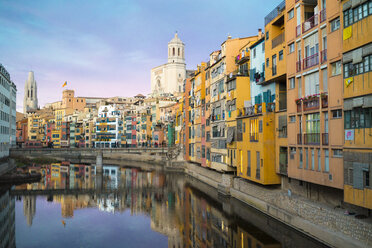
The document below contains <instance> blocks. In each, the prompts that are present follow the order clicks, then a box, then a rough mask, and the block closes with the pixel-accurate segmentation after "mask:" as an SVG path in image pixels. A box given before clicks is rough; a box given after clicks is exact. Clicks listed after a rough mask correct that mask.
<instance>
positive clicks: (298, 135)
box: [297, 133, 302, 145]
mask: <svg viewBox="0 0 372 248" xmlns="http://www.w3.org/2000/svg"><path fill="white" fill-rule="evenodd" d="M297 145H302V133H298V134H297Z"/></svg>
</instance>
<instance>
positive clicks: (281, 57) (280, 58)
mask: <svg viewBox="0 0 372 248" xmlns="http://www.w3.org/2000/svg"><path fill="white" fill-rule="evenodd" d="M281 60H283V50H280V51H279V61H281Z"/></svg>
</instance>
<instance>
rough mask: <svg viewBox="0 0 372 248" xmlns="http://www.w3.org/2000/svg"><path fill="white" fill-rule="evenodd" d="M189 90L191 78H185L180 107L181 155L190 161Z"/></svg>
mask: <svg viewBox="0 0 372 248" xmlns="http://www.w3.org/2000/svg"><path fill="white" fill-rule="evenodd" d="M190 90H191V80H190V78H186V79H185V80H184V82H183V92H184V93H183V97H182V99H183V108H182V111H183V113H182V115H183V123H182V129H183V132H182V136H183V139H182V140H183V157H184V159H185V160H186V161H190V155H189V154H190V133H191V131H190V129H191V128H190V116H189V115H190V114H189V111H190V110H191V107H190V101H189V96H190Z"/></svg>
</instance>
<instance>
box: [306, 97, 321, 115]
mask: <svg viewBox="0 0 372 248" xmlns="http://www.w3.org/2000/svg"><path fill="white" fill-rule="evenodd" d="M303 105H304V107H303V108H304V111H309V110H315V109H319V97H318V96H315V97H313V98H310V99H304V100H303Z"/></svg>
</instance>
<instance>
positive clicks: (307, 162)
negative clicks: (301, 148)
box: [305, 149, 309, 169]
mask: <svg viewBox="0 0 372 248" xmlns="http://www.w3.org/2000/svg"><path fill="white" fill-rule="evenodd" d="M305 154H306V158H305V159H306V161H305V162H306V169H309V149H305Z"/></svg>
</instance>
